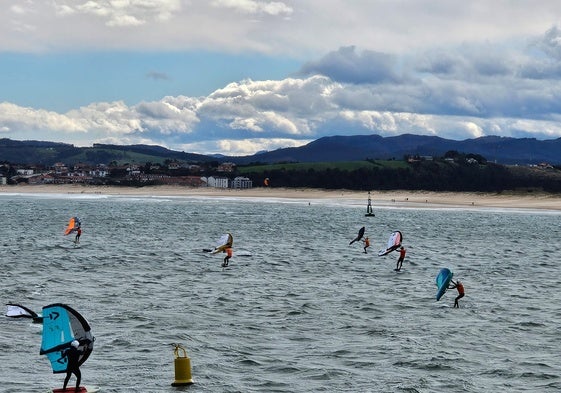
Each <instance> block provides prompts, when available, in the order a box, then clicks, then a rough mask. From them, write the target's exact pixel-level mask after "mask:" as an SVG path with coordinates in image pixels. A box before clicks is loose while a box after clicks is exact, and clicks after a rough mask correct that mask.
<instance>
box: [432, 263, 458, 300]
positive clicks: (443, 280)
mask: <svg viewBox="0 0 561 393" xmlns="http://www.w3.org/2000/svg"><path fill="white" fill-rule="evenodd" d="M453 276H454V273H452V272H451V271H450V269H448V268H442V269H440V272H438V275H437V276H436V286H437V287H438V290H437V291H436V300H437V301H438V300H440V298H441V297H442V296H443V295H444V293H445V292H446V290H447V289H448V285H450V281H452V277H453Z"/></svg>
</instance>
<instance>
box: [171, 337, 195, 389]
mask: <svg viewBox="0 0 561 393" xmlns="http://www.w3.org/2000/svg"><path fill="white" fill-rule="evenodd" d="M172 345H173V346H174V347H175V348H174V350H173V355H174V356H175V361H174V366H175V381H173V383H172V384H171V386H184V385H191V384H192V383H193V379H192V378H191V359H189V358H188V357H187V351H186V350H185V348H183V346H182V345H181V344H172ZM180 351H181V354H180V353H179V352H180Z"/></svg>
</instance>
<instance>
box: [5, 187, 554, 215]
mask: <svg viewBox="0 0 561 393" xmlns="http://www.w3.org/2000/svg"><path fill="white" fill-rule="evenodd" d="M32 193H35V194H98V195H124V196H126V195H131V196H133V195H136V196H176V197H179V196H186V197H188V196H193V197H215V198H231V197H235V198H288V199H299V200H321V199H329V200H333V201H341V202H346V203H353V204H355V203H356V204H359V205H360V204H364V205H366V202H367V198H368V192H366V191H351V190H322V189H310V188H252V189H244V190H238V189H236V190H234V189H218V188H208V187H204V188H202V187H200V188H193V187H184V186H147V187H137V188H135V187H117V186H89V185H4V186H0V194H32ZM370 197H371V200H372V205H373V206H376V205H383V206H387V205H392V204H396V205H399V206H402V207H414V208H419V207H423V206H424V207H435V206H450V207H466V208H470V207H471V208H473V207H496V208H512V209H545V210H559V211H561V194H546V193H539V192H532V193H529V192H525V193H523V192H519V193H516V192H503V193H500V194H499V193H468V192H427V191H406V190H392V191H371V193H370Z"/></svg>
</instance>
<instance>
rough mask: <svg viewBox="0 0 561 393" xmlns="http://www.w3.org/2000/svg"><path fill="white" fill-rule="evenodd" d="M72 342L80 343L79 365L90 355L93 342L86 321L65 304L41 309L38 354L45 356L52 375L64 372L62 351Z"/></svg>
mask: <svg viewBox="0 0 561 393" xmlns="http://www.w3.org/2000/svg"><path fill="white" fill-rule="evenodd" d="M73 340H78V341H79V342H80V347H79V348H78V350H79V351H80V352H81V354H80V358H79V360H78V363H79V364H80V365H81V364H82V363H84V362H85V361H86V360H87V359H88V357H89V356H90V354H91V353H92V351H93V343H94V340H95V338H94V337H93V335H92V331H91V327H90V325H89V323H88V321H87V320H86V319H85V318H84V317H83V316H82V315H80V313H78V312H77V311H76V310H74V309H73V308H72V307H70V306H67V305H66V304H60V303H56V304H51V305H49V306H45V307H43V337H42V342H41V351H40V352H39V354H40V355H46V356H47V358H48V359H49V361H50V362H51V367H52V369H53V373H63V372H66V368H67V364H66V358H65V357H64V356H63V351H65V350H66V349H67V348H69V347H70V343H71V342H72V341H73Z"/></svg>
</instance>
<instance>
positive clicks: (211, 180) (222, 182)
mask: <svg viewBox="0 0 561 393" xmlns="http://www.w3.org/2000/svg"><path fill="white" fill-rule="evenodd" d="M206 183H207V185H208V186H209V187H215V188H228V178H227V177H214V176H209V177H207V179H206Z"/></svg>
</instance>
